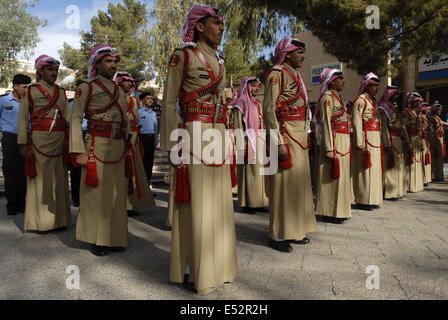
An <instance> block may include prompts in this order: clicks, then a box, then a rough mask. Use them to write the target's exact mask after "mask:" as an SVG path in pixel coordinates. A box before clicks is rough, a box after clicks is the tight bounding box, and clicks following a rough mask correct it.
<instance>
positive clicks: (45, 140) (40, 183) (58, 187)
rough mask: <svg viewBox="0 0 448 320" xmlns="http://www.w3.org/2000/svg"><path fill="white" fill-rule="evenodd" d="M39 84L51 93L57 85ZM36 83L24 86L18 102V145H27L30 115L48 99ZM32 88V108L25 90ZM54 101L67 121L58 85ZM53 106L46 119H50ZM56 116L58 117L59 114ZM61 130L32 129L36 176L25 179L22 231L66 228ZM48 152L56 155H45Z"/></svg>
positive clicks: (67, 203) (68, 217) (67, 204)
mask: <svg viewBox="0 0 448 320" xmlns="http://www.w3.org/2000/svg"><path fill="white" fill-rule="evenodd" d="M39 84H40V85H41V86H42V88H43V89H44V90H45V91H47V92H48V94H49V95H50V96H53V93H54V90H55V87H56V85H50V84H48V83H47V82H45V81H40V82H39ZM36 85H37V84H33V85H30V86H29V87H28V89H26V92H25V97H24V98H23V99H22V100H21V101H20V107H19V108H20V111H19V127H18V136H17V143H18V144H25V145H26V144H28V128H29V114H30V113H32V112H33V111H37V110H40V109H41V108H42V107H45V106H46V105H48V103H49V101H48V99H47V98H46V97H45V96H44V95H43V94H42V93H41V92H40V91H39V90H38V89H37V88H36ZM29 91H31V99H32V100H33V110H31V103H30V99H29V96H28V92H29ZM56 104H57V105H58V106H59V107H60V108H61V110H62V113H61V115H62V117H63V118H64V119H65V120H67V121H70V108H69V105H68V101H67V97H66V95H65V90H64V89H62V88H60V93H59V98H58V100H57V102H56ZM54 114H55V108H52V109H51V110H50V112H49V113H48V115H46V116H45V118H49V119H53V117H54ZM58 117H59V116H58ZM64 137H65V132H64V131H52V132H51V133H48V132H45V131H33V133H32V141H33V145H34V146H33V150H34V154H35V157H36V169H37V176H36V177H34V178H32V179H30V178H27V193H26V209H25V225H24V230H25V231H27V230H34V231H49V230H53V229H58V228H61V227H65V226H67V225H69V224H70V222H71V215H70V200H69V193H68V177H67V168H66V167H64V164H63V156H62V151H63V145H64ZM41 152H42V153H45V154H47V155H59V154H60V156H57V157H46V156H44V155H43V154H41Z"/></svg>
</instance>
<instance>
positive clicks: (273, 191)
mask: <svg viewBox="0 0 448 320" xmlns="http://www.w3.org/2000/svg"><path fill="white" fill-rule="evenodd" d="M304 52H305V44H304V43H303V42H300V41H299V40H297V39H294V38H290V37H286V38H284V39H282V40H281V41H280V42H279V43H278V44H277V45H276V47H275V58H276V61H277V62H276V65H275V66H274V67H273V68H272V69H271V70H270V71H269V73H268V74H267V76H266V80H265V89H264V102H263V116H264V120H265V123H266V130H268V134H269V135H270V139H274V142H276V143H277V144H278V158H279V159H278V160H279V163H278V165H279V170H278V172H277V173H276V174H275V175H273V176H272V177H270V180H271V181H270V191H269V208H270V215H269V246H270V247H271V248H273V249H275V250H278V251H281V252H291V251H292V250H293V249H292V247H291V245H290V243H297V244H307V243H309V242H310V240H309V239H308V238H307V233H309V232H314V231H317V223H316V217H315V215H314V202H313V192H312V188H311V172H310V164H309V156H308V152H309V147H310V144H311V141H310V139H309V135H308V133H309V120H310V119H309V112H308V108H309V107H308V106H309V105H308V94H307V91H306V87H305V84H304V82H303V80H302V77H301V76H300V73H299V72H298V71H297V69H298V68H300V67H301V66H302V65H303V60H304V59H305V57H304ZM270 145H271V144H270ZM275 160H277V159H275ZM271 161H274V160H273V159H271Z"/></svg>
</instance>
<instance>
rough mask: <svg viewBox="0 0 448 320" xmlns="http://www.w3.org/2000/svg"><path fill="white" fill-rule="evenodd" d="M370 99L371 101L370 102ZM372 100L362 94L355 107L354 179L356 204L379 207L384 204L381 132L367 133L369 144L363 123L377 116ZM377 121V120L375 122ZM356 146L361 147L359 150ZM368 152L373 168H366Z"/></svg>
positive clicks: (365, 94)
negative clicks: (365, 155)
mask: <svg viewBox="0 0 448 320" xmlns="http://www.w3.org/2000/svg"><path fill="white" fill-rule="evenodd" d="M369 99H370V101H369ZM371 101H372V98H371V97H369V96H368V94H367V93H363V94H361V95H360V96H359V97H358V99H356V101H355V103H354V105H353V130H354V138H355V139H354V140H355V148H354V152H353V156H354V157H353V161H354V162H355V164H354V167H355V172H354V177H353V190H354V193H355V202H356V203H358V204H364V205H379V204H381V203H382V202H383V181H382V175H383V173H382V170H381V148H380V146H381V137H380V132H379V131H367V140H368V141H367V142H368V143H367V142H366V141H365V132H364V128H363V121H367V120H369V119H370V118H372V117H373V116H375V117H376V119H378V116H377V114H376V112H377V110H376V108H377V106H376V104H372V103H371ZM375 121H377V120H375ZM356 146H359V147H361V148H362V149H358V148H357V147H356ZM366 147H367V150H368V151H369V152H370V155H371V163H372V166H371V167H370V168H368V169H366V168H364V152H365V149H366Z"/></svg>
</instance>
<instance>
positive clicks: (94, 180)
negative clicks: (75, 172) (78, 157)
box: [84, 136, 99, 187]
mask: <svg viewBox="0 0 448 320" xmlns="http://www.w3.org/2000/svg"><path fill="white" fill-rule="evenodd" d="M94 150H95V137H94V136H92V145H91V146H90V153H89V161H87V166H86V177H85V179H84V183H85V184H86V186H88V187H97V186H98V183H99V180H98V173H97V169H96V161H95V157H94V156H93V152H94Z"/></svg>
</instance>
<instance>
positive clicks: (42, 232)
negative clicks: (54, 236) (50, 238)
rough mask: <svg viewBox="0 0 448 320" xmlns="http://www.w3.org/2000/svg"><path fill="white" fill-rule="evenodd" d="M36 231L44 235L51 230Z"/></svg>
mask: <svg viewBox="0 0 448 320" xmlns="http://www.w3.org/2000/svg"><path fill="white" fill-rule="evenodd" d="M36 233H37V234H41V235H44V234H49V233H50V231H36Z"/></svg>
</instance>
